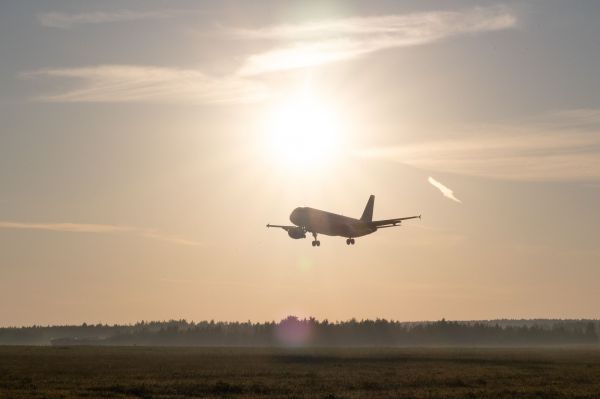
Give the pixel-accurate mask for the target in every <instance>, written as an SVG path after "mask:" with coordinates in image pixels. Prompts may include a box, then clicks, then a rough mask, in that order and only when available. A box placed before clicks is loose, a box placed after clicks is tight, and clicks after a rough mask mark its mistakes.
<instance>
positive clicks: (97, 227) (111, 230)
mask: <svg viewBox="0 0 600 399" xmlns="http://www.w3.org/2000/svg"><path fill="white" fill-rule="evenodd" d="M0 229H13V230H42V231H52V232H59V233H97V234H115V233H131V234H135V235H138V236H141V237H146V238H151V239H155V240H159V241H165V242H169V243H172V244H179V245H189V246H200V245H204V243H202V242H200V241H194V240H189V239H186V238H183V237H179V236H172V235H166V234H162V233H160V232H158V231H157V230H156V229H148V228H141V227H133V226H124V225H112V224H95V223H32V222H15V221H6V220H0Z"/></svg>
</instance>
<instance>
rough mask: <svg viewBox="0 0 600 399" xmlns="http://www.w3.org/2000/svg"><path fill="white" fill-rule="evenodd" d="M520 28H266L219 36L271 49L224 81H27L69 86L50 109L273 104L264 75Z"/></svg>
mask: <svg viewBox="0 0 600 399" xmlns="http://www.w3.org/2000/svg"><path fill="white" fill-rule="evenodd" d="M176 12H177V11H174V10H162V11H151V12H135V11H130V10H121V11H117V12H110V13H104V12H94V13H84V14H61V13H48V14H43V15H41V16H40V22H42V24H44V25H45V26H52V27H57V28H70V27H73V26H75V25H79V24H90V23H105V22H116V21H131V20H137V19H152V18H167V17H170V16H172V15H174V13H176ZM515 24H516V17H515V15H514V13H513V12H512V11H511V10H510V9H508V8H506V7H489V8H473V9H467V10H464V11H456V12H452V11H432V12H426V13H415V14H403V15H386V16H378V17H356V18H342V19H337V20H328V21H321V22H312V23H306V24H301V25H276V26H268V27H263V28H258V29H237V28H225V29H224V30H221V31H219V32H220V33H221V34H225V35H226V36H229V37H230V36H234V37H237V38H243V39H245V40H254V41H257V40H262V41H266V43H265V50H263V51H260V52H257V53H254V54H249V55H245V56H243V57H241V63H240V66H239V68H238V69H237V70H236V71H234V72H233V73H229V74H226V75H223V76H211V75H207V74H205V73H203V72H202V71H201V70H197V69H180V68H164V67H154V66H143V65H95V66H90V67H83V68H81V67H80V68H53V69H41V70H37V71H31V72H25V73H23V74H21V76H22V77H29V78H32V77H36V78H64V79H68V80H69V82H70V83H71V84H72V86H71V88H70V89H66V90H62V91H60V92H58V93H55V94H49V95H42V96H38V97H37V98H35V100H38V101H46V102H154V103H192V104H214V103H247V102H256V101H260V100H263V99H264V98H266V97H267V94H268V90H267V88H266V86H265V84H264V83H263V82H262V81H261V80H259V79H258V77H257V75H261V74H266V73H269V72H275V71H283V70H290V69H295V68H302V67H315V66H319V65H323V64H328V63H332V62H339V61H343V60H349V59H353V58H356V57H359V56H363V55H366V54H369V53H372V52H374V51H377V50H382V49H386V48H393V47H403V46H416V45H420V44H426V43H431V42H434V41H439V40H442V39H444V38H448V37H451V36H456V35H459V34H468V33H477V32H486V31H495V30H501V29H508V28H511V27H513V26H514V25H515Z"/></svg>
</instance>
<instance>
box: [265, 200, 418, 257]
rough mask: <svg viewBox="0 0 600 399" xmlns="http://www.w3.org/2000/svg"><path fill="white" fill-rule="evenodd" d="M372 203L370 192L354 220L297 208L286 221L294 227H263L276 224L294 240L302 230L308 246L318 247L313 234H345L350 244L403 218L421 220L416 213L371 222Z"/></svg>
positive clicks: (311, 209) (373, 201) (341, 235)
mask: <svg viewBox="0 0 600 399" xmlns="http://www.w3.org/2000/svg"><path fill="white" fill-rule="evenodd" d="M374 206H375V196H374V195H371V196H370V197H369V201H367V206H365V210H364V211H363V214H362V216H361V217H360V219H354V218H350V217H347V216H343V215H338V214H335V213H331V212H325V211H321V210H319V209H314V208H308V207H299V208H296V209H294V210H293V211H292V213H291V214H290V221H291V222H292V223H294V226H282V225H277V224H267V227H279V228H281V229H284V230H285V231H287V233H288V235H289V236H290V237H291V238H293V239H295V240H297V239H300V238H306V233H311V234H312V235H313V241H312V246H313V247H319V246H321V241H319V240H317V234H325V235H327V236H340V237H346V244H347V245H350V244H352V245H354V238H355V237H362V236H366V235H367V234H371V233H374V232H376V231H377V229H383V228H386V227H396V226H400V224H401V222H402V221H403V220H408V219H417V218H419V219H421V215H419V216H409V217H403V218H395V219H385V220H375V221H374V220H373V207H374Z"/></svg>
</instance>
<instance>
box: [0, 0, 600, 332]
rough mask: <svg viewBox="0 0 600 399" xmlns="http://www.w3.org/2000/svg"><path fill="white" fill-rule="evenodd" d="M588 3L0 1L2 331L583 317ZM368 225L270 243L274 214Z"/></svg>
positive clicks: (595, 251) (593, 219) (589, 297)
mask: <svg viewBox="0 0 600 399" xmlns="http://www.w3.org/2000/svg"><path fill="white" fill-rule="evenodd" d="M599 18H600V4H598V3H596V2H593V1H570V2H563V1H551V0H550V1H529V2H521V1H515V2H512V1H505V2H496V1H453V2H447V1H427V0H426V1H405V2H398V1H369V2H361V1H339V2H334V1H308V2H292V1H263V2H246V1H238V2H235V1H219V2H210V1H156V0H147V1H133V0H130V1H119V2H116V1H103V2H93V1H77V2H73V1H58V0H57V1H45V2H34V1H13V2H8V1H5V2H1V3H0V121H1V123H0V326H21V325H33V324H37V325H46V324H72V323H75V324H80V323H83V322H87V323H111V324H112V323H132V322H136V321H140V320H164V319H180V318H185V319H188V320H195V321H198V320H211V319H214V320H224V321H228V320H240V321H246V320H252V321H266V320H280V319H282V318H284V317H286V316H287V315H296V316H299V317H308V316H313V317H317V318H319V319H329V320H347V319H350V318H353V317H354V318H357V319H362V318H387V319H394V320H402V321H415V320H438V319H441V318H446V319H453V320H472V319H494V318H598V317H600V313H599V310H598V306H597V304H598V303H600V289H598V282H599V281H600V248H599V245H598V243H599V237H600V77H599V75H598V71H600V40H599V38H600V25H599V24H598V23H597V21H598V19H599ZM371 194H374V195H375V196H376V200H375V211H374V217H375V218H376V219H388V218H392V217H402V216H412V215H419V214H421V215H422V219H421V220H418V219H417V220H410V221H407V222H405V223H404V224H403V226H402V227H399V228H394V229H385V230H382V231H379V232H377V233H376V234H373V235H369V236H366V237H361V238H357V239H356V245H353V246H347V245H346V243H345V239H344V238H341V237H326V236H321V237H319V239H320V240H321V246H320V247H318V248H313V247H311V245H310V242H309V241H310V238H309V239H305V240H293V239H290V238H289V237H288V236H287V234H286V233H285V231H282V230H278V229H267V228H265V225H266V224H267V223H273V224H288V223H289V214H290V212H291V211H292V210H293V209H294V208H295V207H297V206H310V207H314V208H318V209H323V210H327V211H333V212H336V213H341V214H344V215H347V216H353V217H360V215H361V213H362V210H363V208H364V206H365V204H366V201H367V199H368V197H369V195H371Z"/></svg>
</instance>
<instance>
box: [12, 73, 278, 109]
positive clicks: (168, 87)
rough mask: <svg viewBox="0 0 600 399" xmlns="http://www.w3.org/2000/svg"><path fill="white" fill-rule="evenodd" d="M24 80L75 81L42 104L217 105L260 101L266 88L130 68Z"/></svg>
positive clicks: (36, 75)
mask: <svg viewBox="0 0 600 399" xmlns="http://www.w3.org/2000/svg"><path fill="white" fill-rule="evenodd" d="M22 77H24V78H39V77H54V78H69V79H76V80H78V81H79V84H78V85H76V87H75V88H73V89H70V90H67V91H64V92H61V93H58V94H50V95H44V96H39V97H37V98H36V99H37V100H38V101H46V102H146V103H190V104H218V103H245V102H254V101H258V100H261V99H263V98H264V97H265V96H266V94H267V89H266V87H265V86H264V85H263V84H262V83H260V82H258V81H255V80H248V79H244V78H241V77H237V76H227V77H211V76H208V75H206V74H204V73H202V72H200V71H198V70H193V69H177V68H159V67H148V66H132V65H100V66H94V67H87V68H63V69H43V70H38V71H33V72H26V73H23V74H22Z"/></svg>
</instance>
